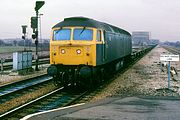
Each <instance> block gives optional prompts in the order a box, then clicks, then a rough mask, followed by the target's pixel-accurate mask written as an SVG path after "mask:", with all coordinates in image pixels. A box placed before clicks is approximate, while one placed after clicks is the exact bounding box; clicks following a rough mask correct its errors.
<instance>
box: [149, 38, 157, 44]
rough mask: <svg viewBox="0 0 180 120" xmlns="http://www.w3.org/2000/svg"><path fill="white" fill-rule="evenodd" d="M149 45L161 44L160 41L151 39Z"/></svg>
mask: <svg viewBox="0 0 180 120" xmlns="http://www.w3.org/2000/svg"><path fill="white" fill-rule="evenodd" d="M149 44H151V45H157V44H159V40H158V39H150V40H149Z"/></svg>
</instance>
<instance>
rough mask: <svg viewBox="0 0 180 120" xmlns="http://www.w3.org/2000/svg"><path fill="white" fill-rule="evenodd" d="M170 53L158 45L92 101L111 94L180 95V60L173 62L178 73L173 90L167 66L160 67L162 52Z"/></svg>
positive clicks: (173, 80)
mask: <svg viewBox="0 0 180 120" xmlns="http://www.w3.org/2000/svg"><path fill="white" fill-rule="evenodd" d="M167 53H169V52H168V51H166V50H165V49H163V48H161V47H156V48H154V49H153V50H152V51H150V52H149V53H148V54H147V55H146V56H144V57H143V58H142V59H141V60H140V61H138V62H137V63H136V64H135V65H133V66H132V68H130V69H129V70H127V71H126V72H125V73H124V74H121V75H118V77H117V78H116V79H115V80H114V81H113V82H112V83H110V84H109V85H108V86H107V87H105V88H104V89H103V90H102V91H101V92H99V93H98V94H97V95H96V96H95V97H94V98H93V99H92V100H91V102H94V101H97V100H100V99H103V98H106V97H110V96H122V97H126V96H177V97H179V95H180V89H179V87H180V62H171V66H173V67H175V69H176V70H177V73H178V75H174V79H173V78H172V77H171V81H170V85H171V90H168V89H167V87H168V82H167V80H168V75H167V68H166V67H163V71H164V72H163V71H161V67H160V54H167Z"/></svg>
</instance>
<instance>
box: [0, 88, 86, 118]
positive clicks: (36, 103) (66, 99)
mask: <svg viewBox="0 0 180 120" xmlns="http://www.w3.org/2000/svg"><path fill="white" fill-rule="evenodd" d="M86 92H87V91H85V90H81V92H79V91H77V92H75V91H73V92H72V91H71V92H67V90H64V87H61V88H59V89H56V90H54V91H52V92H50V93H48V94H46V95H44V96H41V97H39V98H37V99H35V100H33V101H30V102H28V103H26V104H24V105H21V106H19V107H17V108H15V109H12V110H10V111H8V112H6V113H4V114H1V115H0V119H13V120H14V119H20V118H22V117H24V116H26V115H28V114H32V113H35V112H42V111H46V110H51V109H55V108H58V107H64V106H67V105H70V104H71V103H73V102H74V101H75V100H77V99H79V98H80V97H82V96H83V95H84V94H85V93H86Z"/></svg>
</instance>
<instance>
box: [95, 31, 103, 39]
mask: <svg viewBox="0 0 180 120" xmlns="http://www.w3.org/2000/svg"><path fill="white" fill-rule="evenodd" d="M96 41H97V42H101V41H102V40H101V31H100V30H97V38H96Z"/></svg>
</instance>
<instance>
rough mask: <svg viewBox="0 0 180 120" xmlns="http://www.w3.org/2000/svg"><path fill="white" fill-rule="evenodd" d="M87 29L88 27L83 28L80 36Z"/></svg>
mask: <svg viewBox="0 0 180 120" xmlns="http://www.w3.org/2000/svg"><path fill="white" fill-rule="evenodd" d="M85 29H86V27H84V28H83V30H82V31H81V33H80V34H79V35H81V34H82V33H83V32H84V30H85Z"/></svg>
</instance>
